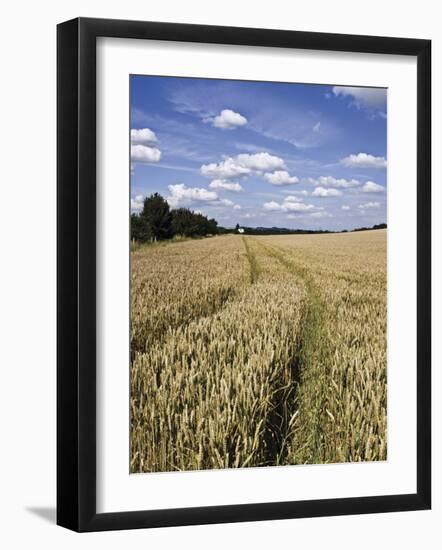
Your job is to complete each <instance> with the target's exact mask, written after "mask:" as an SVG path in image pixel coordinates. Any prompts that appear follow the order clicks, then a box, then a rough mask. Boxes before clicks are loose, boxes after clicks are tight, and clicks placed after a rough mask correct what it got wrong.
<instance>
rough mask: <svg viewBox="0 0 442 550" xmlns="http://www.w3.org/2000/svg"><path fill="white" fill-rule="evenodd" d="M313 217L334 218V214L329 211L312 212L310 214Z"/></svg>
mask: <svg viewBox="0 0 442 550" xmlns="http://www.w3.org/2000/svg"><path fill="white" fill-rule="evenodd" d="M310 217H311V218H333V216H332V215H331V214H330V213H329V212H325V211H323V212H312V213H311V214H310Z"/></svg>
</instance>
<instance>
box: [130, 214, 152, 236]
mask: <svg viewBox="0 0 442 550" xmlns="http://www.w3.org/2000/svg"><path fill="white" fill-rule="evenodd" d="M130 238H131V239H132V240H135V241H140V242H146V241H148V240H149V239H150V234H149V229H148V227H147V224H146V222H145V220H144V219H142V218H141V217H140V216H139V215H138V214H132V215H131V217H130Z"/></svg>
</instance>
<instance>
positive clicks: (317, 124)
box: [313, 122, 321, 133]
mask: <svg viewBox="0 0 442 550" xmlns="http://www.w3.org/2000/svg"><path fill="white" fill-rule="evenodd" d="M320 128H321V123H320V122H317V123H316V124H315V125H314V126H313V131H314V132H316V133H318V132H319V130H320Z"/></svg>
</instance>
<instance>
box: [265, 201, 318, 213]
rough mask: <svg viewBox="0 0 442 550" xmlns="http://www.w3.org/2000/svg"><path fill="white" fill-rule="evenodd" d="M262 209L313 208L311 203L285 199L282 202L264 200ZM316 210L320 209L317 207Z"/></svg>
mask: <svg viewBox="0 0 442 550" xmlns="http://www.w3.org/2000/svg"><path fill="white" fill-rule="evenodd" d="M263 208H264V210H268V211H281V212H305V211H307V210H315V206H314V205H313V204H305V203H303V202H295V201H293V200H287V199H285V200H284V202H282V203H278V202H276V201H270V202H266V203H264V205H263ZM317 210H322V209H321V208H317Z"/></svg>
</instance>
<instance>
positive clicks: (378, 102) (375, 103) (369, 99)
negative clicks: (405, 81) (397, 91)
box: [333, 86, 387, 109]
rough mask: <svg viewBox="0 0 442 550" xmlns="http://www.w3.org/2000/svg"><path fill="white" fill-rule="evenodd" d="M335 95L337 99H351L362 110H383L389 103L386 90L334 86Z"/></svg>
mask: <svg viewBox="0 0 442 550" xmlns="http://www.w3.org/2000/svg"><path fill="white" fill-rule="evenodd" d="M333 93H334V95H335V96H336V97H338V96H344V97H351V98H352V100H353V101H352V103H353V104H354V105H355V106H356V107H358V109H360V108H361V107H368V108H369V109H381V108H383V107H385V104H386V101H387V91H386V90H385V89H384V88H355V87H351V86H334V87H333Z"/></svg>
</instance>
